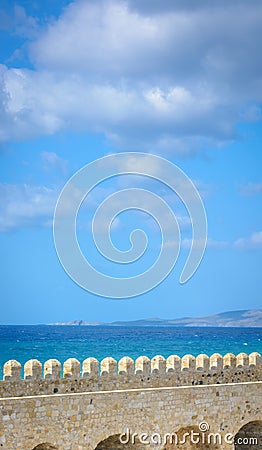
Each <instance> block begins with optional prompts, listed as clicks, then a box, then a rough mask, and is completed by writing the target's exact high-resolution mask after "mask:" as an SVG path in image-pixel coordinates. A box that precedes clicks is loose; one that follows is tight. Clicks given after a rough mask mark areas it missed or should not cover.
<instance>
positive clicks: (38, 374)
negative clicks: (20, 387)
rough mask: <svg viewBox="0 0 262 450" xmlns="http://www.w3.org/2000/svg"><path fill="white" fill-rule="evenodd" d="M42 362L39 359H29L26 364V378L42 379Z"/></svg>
mask: <svg viewBox="0 0 262 450" xmlns="http://www.w3.org/2000/svg"><path fill="white" fill-rule="evenodd" d="M41 378H42V363H41V362H40V361H38V359H29V361H26V363H25V365H24V379H25V380H41Z"/></svg>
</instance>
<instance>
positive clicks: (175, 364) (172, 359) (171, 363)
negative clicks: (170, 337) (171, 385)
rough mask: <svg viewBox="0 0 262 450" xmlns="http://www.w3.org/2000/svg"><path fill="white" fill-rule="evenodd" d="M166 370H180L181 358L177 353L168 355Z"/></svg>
mask: <svg viewBox="0 0 262 450" xmlns="http://www.w3.org/2000/svg"><path fill="white" fill-rule="evenodd" d="M166 370H167V372H180V371H181V358H180V357H179V356H177V355H170V356H169V357H168V358H167V360H166Z"/></svg>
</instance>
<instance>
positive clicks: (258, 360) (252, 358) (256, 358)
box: [249, 352, 262, 366]
mask: <svg viewBox="0 0 262 450" xmlns="http://www.w3.org/2000/svg"><path fill="white" fill-rule="evenodd" d="M260 364H262V357H261V355H260V353H258V352H253V353H250V355H249V365H250V366H259V365H260Z"/></svg>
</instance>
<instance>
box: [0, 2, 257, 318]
mask: <svg viewBox="0 0 262 450" xmlns="http://www.w3.org/2000/svg"><path fill="white" fill-rule="evenodd" d="M261 20H262V3H261V1H260V0H250V1H249V2H246V1H245V0H235V1H234V2H228V1H225V0H218V1H217V2H213V1H210V0H200V1H198V2H195V1H193V0H192V1H191V0H189V1H187V2H184V1H182V0H172V1H171V0H151V1H146V0H123V1H120V0H112V1H111V0H96V1H95V2H93V1H89V0H75V1H73V2H71V1H67V0H55V1H54V0H46V1H45V2H42V1H40V0H35V1H29V0H18V1H17V2H14V1H12V0H2V1H1V6H0V57H1V60H0V248H1V284H0V298H1V316H0V323H1V324H38V323H52V322H58V321H69V320H74V319H83V320H86V321H99V322H112V321H115V320H133V319H139V318H148V317H160V318H178V317H185V316H199V315H205V314H212V313H216V312H221V311H230V310H240V309H259V308H261V291H262V277H261V263H262V258H261V256H262V224H261V216H262V204H261V199H262V170H261V169H262V148H261V142H262V122H261V119H262V107H261V105H262V56H261V51H260V48H261V43H262V27H261ZM122 152H124V153H125V152H135V153H139V154H141V153H145V154H154V155H157V156H161V157H163V158H166V159H167V160H169V161H170V162H172V163H174V164H175V165H177V166H178V167H179V168H180V169H182V170H183V171H184V172H185V173H186V175H187V176H188V177H189V178H190V179H192V181H193V182H194V184H195V186H196V187H197V189H198V190H199V193H200V195H201V198H202V200H203V203H204V206H205V209H206V214H207V222H208V240H207V248H206V251H205V254H204V257H203V260H202V261H201V264H200V265H199V267H198V270H197V271H196V273H195V274H194V275H193V277H192V278H191V279H190V280H189V281H188V282H187V283H185V284H182V285H181V284H180V283H179V278H180V275H181V271H182V269H183V266H184V264H185V261H186V258H187V256H188V253H189V248H190V245H189V244H190V242H191V239H192V229H191V223H190V219H189V217H188V212H187V210H186V208H185V207H184V205H183V203H182V202H181V200H180V199H179V198H178V197H177V196H176V195H175V194H174V193H172V192H170V191H169V190H168V189H167V188H166V186H163V185H162V184H161V183H159V182H156V181H154V180H149V179H145V178H143V177H139V176H135V175H129V176H128V175H121V176H119V177H114V178H113V179H109V180H106V181H104V182H102V183H100V184H99V185H98V186H97V187H96V188H95V189H94V191H92V193H91V194H90V196H89V197H87V198H86V200H85V201H84V202H83V205H82V206H81V208H80V210H79V215H78V219H77V237H78V241H79V245H80V247H81V250H82V252H83V254H84V255H85V257H86V258H87V259H88V260H90V261H91V263H92V264H93V265H94V266H95V267H96V268H97V270H99V271H101V272H105V273H107V274H108V275H109V276H117V277H121V276H124V277H125V276H130V274H131V275H134V274H137V273H140V272H141V271H142V272H143V271H145V270H146V269H147V268H148V267H150V266H151V265H152V264H153V262H154V261H155V259H156V258H157V256H158V252H159V248H160V246H161V236H160V230H159V227H158V226H157V224H156V223H155V221H154V220H153V219H152V218H150V217H148V214H146V213H143V212H141V211H134V210H132V211H126V212H124V213H122V214H120V215H119V216H118V217H117V218H116V219H115V221H114V222H113V225H112V230H111V238H112V242H113V243H114V245H115V246H116V247H117V248H119V249H120V250H122V251H124V250H128V248H129V246H130V241H129V235H130V233H131V232H132V230H134V229H135V228H140V227H141V228H142V229H143V230H144V231H145V232H146V234H147V236H148V249H147V251H146V253H145V254H144V255H143V257H141V259H140V260H138V261H137V262H136V263H132V264H129V265H121V264H120V265H119V264H116V263H112V262H111V264H110V261H108V260H105V258H103V257H102V255H99V254H98V252H97V250H96V248H95V246H94V243H93V240H92V228H91V223H92V217H93V216H94V213H95V211H96V208H97V207H98V206H99V205H100V204H101V202H102V201H103V200H104V199H106V198H107V197H108V195H111V194H112V193H114V192H118V191H119V190H121V189H127V188H130V187H132V188H135V187H138V188H142V189H147V190H149V191H150V192H155V193H156V194H157V195H159V196H160V197H162V198H163V199H164V200H165V201H166V202H167V203H168V204H169V206H170V207H171V209H172V210H173V211H174V213H175V215H176V217H177V220H178V224H179V227H180V232H181V242H182V245H181V252H180V254H179V256H178V260H177V263H176V265H175V267H174V269H173V271H172V272H171V273H170V274H169V276H168V277H167V278H166V279H165V280H164V281H163V282H162V283H160V284H159V285H158V286H157V287H156V288H154V289H152V290H150V291H149V292H147V293H145V294H142V295H139V296H137V297H133V298H129V299H121V300H119V299H109V298H102V297H98V296H97V295H94V294H92V293H90V292H88V291H86V290H84V289H82V288H81V287H79V286H78V285H77V284H76V283H75V282H74V281H72V279H71V278H70V277H69V276H68V275H67V274H66V273H65V271H64V269H63V267H62V265H61V264H60V261H59V259H58V256H57V254H56V249H55V245H54V240H53V228H52V224H53V216H54V211H55V205H56V202H57V200H58V197H59V194H60V192H61V189H62V188H63V186H64V184H65V183H66V182H67V181H68V179H69V178H70V177H71V176H72V175H73V174H74V173H75V172H76V171H78V170H79V169H81V168H82V167H83V166H85V165H86V164H88V163H91V162H92V161H95V160H96V159H97V158H102V157H104V156H107V155H111V154H115V153H116V154H117V153H122ZM134 161H135V160H134V159H132V158H131V161H130V164H131V165H132V164H136V162H134ZM146 161H147V160H146V159H145V164H144V167H143V170H146V169H147V167H146V165H147V164H146ZM162 220H163V222H164V223H165V225H164V226H165V227H167V228H168V225H169V224H168V223H167V221H166V222H165V217H162Z"/></svg>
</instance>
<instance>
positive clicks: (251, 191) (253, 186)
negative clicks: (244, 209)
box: [240, 181, 262, 197]
mask: <svg viewBox="0 0 262 450" xmlns="http://www.w3.org/2000/svg"><path fill="white" fill-rule="evenodd" d="M240 193H241V194H242V195H244V196H248V197H251V196H254V195H259V194H262V182H258V183H253V182H251V181H250V182H249V183H247V184H245V185H243V186H240Z"/></svg>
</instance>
